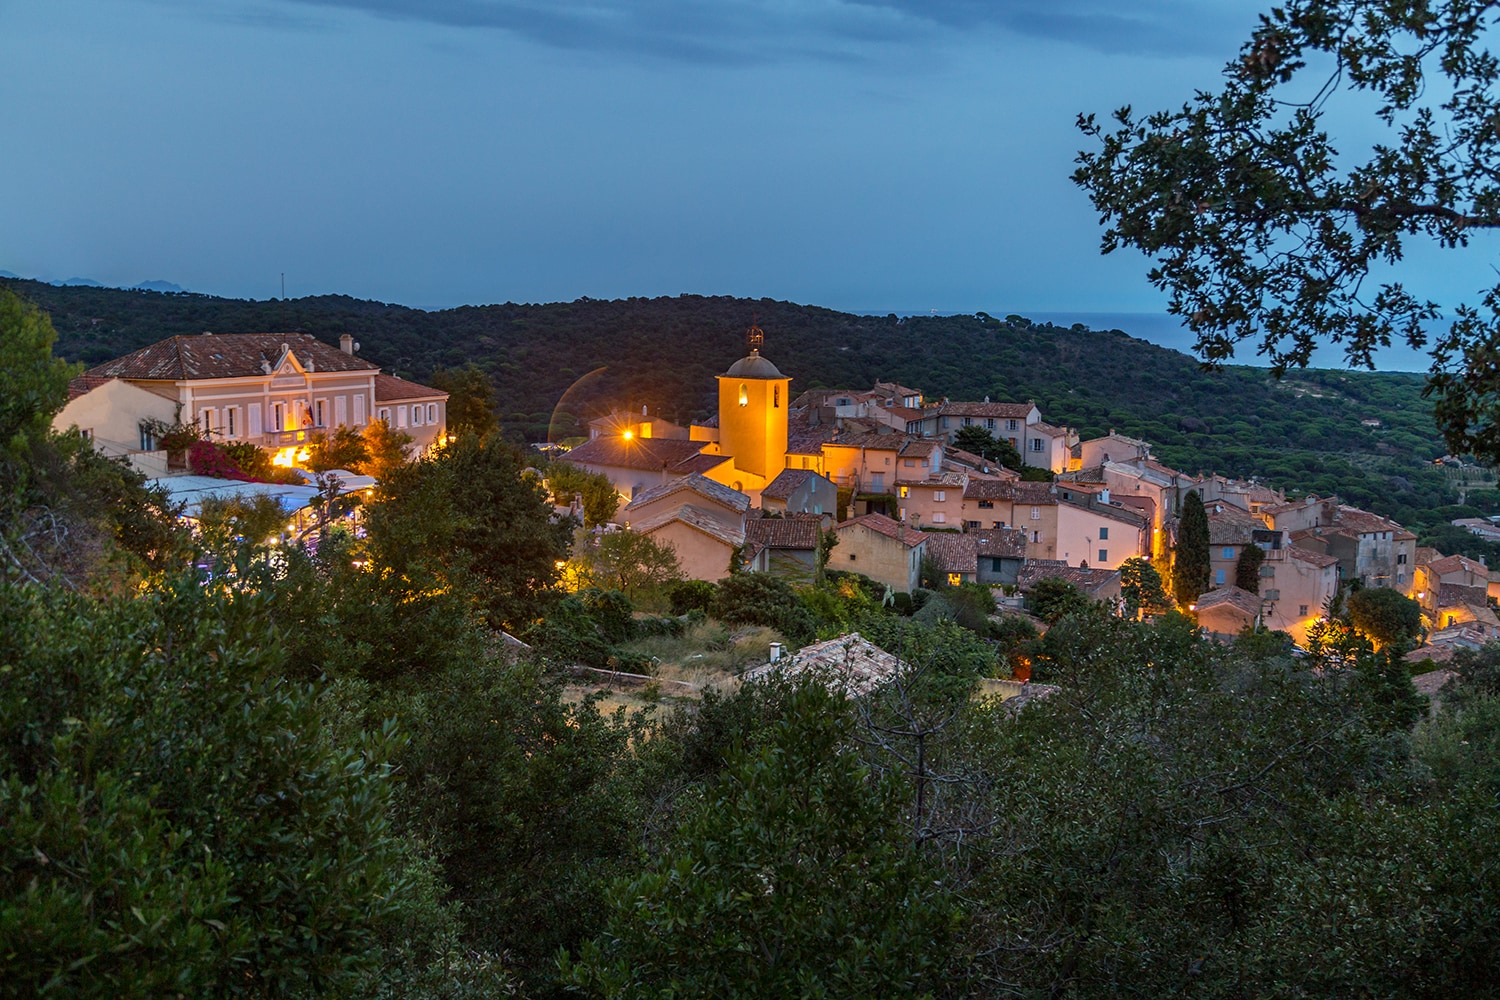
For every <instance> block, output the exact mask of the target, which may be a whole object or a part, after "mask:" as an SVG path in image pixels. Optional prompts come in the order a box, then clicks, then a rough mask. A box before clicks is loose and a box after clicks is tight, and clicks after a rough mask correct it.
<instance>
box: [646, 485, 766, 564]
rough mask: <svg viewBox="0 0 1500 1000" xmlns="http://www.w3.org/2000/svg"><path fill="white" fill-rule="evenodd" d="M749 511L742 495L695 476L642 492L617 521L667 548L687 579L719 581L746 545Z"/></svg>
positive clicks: (748, 504)
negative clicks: (737, 553) (670, 550)
mask: <svg viewBox="0 0 1500 1000" xmlns="http://www.w3.org/2000/svg"><path fill="white" fill-rule="evenodd" d="M749 509H750V498H749V497H747V496H746V495H745V494H743V493H740V492H738V491H736V490H732V489H730V488H729V487H727V486H724V485H723V484H721V483H716V482H714V481H713V480H711V479H709V478H707V477H705V476H700V475H696V474H695V475H691V476H684V477H681V478H678V479H675V480H672V481H670V482H667V483H664V484H662V485H659V486H653V487H651V488H649V489H646V490H642V491H641V492H639V493H637V494H636V497H635V499H634V500H632V501H631V502H630V503H629V504H627V505H626V507H625V509H624V510H623V511H621V512H620V517H621V519H622V520H623V521H624V522H625V526H626V527H627V528H628V529H630V530H631V531H635V532H638V533H640V534H642V535H646V536H648V537H650V538H651V539H653V540H654V541H656V542H658V543H660V544H663V545H667V546H670V547H671V548H672V550H673V551H675V552H676V553H677V560H678V562H679V564H680V565H681V567H682V572H683V575H685V576H686V577H687V578H688V579H690V580H722V579H723V578H724V577H726V576H728V575H729V574H730V572H731V571H732V563H733V561H734V559H735V550H736V549H738V548H739V547H740V546H742V545H744V544H745V512H746V511H748V510H749Z"/></svg>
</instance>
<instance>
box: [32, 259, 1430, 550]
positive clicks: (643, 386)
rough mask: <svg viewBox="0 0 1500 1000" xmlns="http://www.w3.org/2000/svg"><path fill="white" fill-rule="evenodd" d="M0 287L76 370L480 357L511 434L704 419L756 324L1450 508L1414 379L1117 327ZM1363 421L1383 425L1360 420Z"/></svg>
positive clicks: (813, 311)
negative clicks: (319, 352)
mask: <svg viewBox="0 0 1500 1000" xmlns="http://www.w3.org/2000/svg"><path fill="white" fill-rule="evenodd" d="M7 284H8V285H9V286H10V287H12V288H14V289H15V290H16V291H17V292H19V293H20V294H22V295H24V296H26V297H28V298H30V299H32V300H33V301H35V302H37V303H38V304H39V305H40V306H42V307H43V308H44V309H46V310H48V311H49V312H50V313H51V314H52V319H53V323H54V325H55V326H56V327H57V330H58V334H59V340H58V347H57V350H58V353H59V354H61V355H62V356H64V357H66V358H69V359H74V360H81V361H84V362H88V363H98V362H101V361H105V360H108V359H110V358H114V357H118V356H120V355H122V354H125V353H127V352H129V351H131V350H134V349H136V348H138V347H141V346H144V345H146V344H149V343H152V342H154V341H157V340H160V339H162V338H164V337H167V336H171V335H174V334H197V333H202V332H204V331H209V330H211V331H213V332H215V333H248V332H265V331H281V330H286V331H295V330H300V331H303V332H306V333H311V334H313V335H315V336H318V337H320V338H322V339H324V340H326V341H328V342H330V343H337V341H338V337H339V335H340V334H343V333H350V334H353V335H354V336H355V337H356V339H358V340H359V341H360V342H361V343H362V344H363V345H364V346H363V350H362V352H361V353H362V355H363V356H365V357H367V358H369V359H371V360H373V361H375V362H377V363H379V364H383V365H385V366H387V367H388V368H390V369H393V370H395V371H397V372H398V373H400V374H402V375H406V376H410V377H413V378H416V379H418V380H420V379H423V378H426V377H428V376H430V375H431V373H432V371H433V370H434V369H435V368H438V367H448V366H455V365H463V364H465V363H470V362H472V363H474V364H476V365H478V366H479V367H480V368H482V369H484V370H485V371H486V372H488V373H489V374H490V376H491V377H492V378H493V380H494V382H495V385H496V389H497V393H498V398H499V401H500V407H501V416H502V419H503V421H504V423H505V425H506V427H507V429H508V430H509V431H511V432H512V433H520V434H524V435H525V436H526V437H528V438H530V439H532V440H540V439H542V438H545V437H547V436H548V435H549V434H550V435H552V436H554V437H559V436H566V435H569V434H573V433H577V432H578V431H579V429H580V428H581V426H582V424H581V421H586V420H587V419H588V418H590V417H592V416H595V415H598V414H599V413H602V412H605V411H607V410H608V409H609V408H610V407H611V406H618V407H622V408H624V407H629V408H631V409H633V410H638V409H639V408H640V407H641V406H643V405H644V406H647V407H649V408H650V409H651V410H652V412H656V413H660V414H661V415H662V416H665V417H667V418H668V419H671V420H674V421H678V422H686V421H688V420H691V419H695V418H699V417H703V416H707V415H708V414H709V413H711V412H713V409H714V406H715V399H716V388H715V386H716V382H715V376H717V375H719V374H721V373H722V372H724V371H725V370H726V369H727V368H728V366H729V365H730V364H732V363H733V362H734V360H735V359H737V358H738V357H740V356H742V355H743V354H744V353H745V346H744V333H745V329H746V328H747V327H749V326H750V324H751V322H752V318H753V319H754V321H755V322H757V323H758V324H759V326H760V327H761V328H762V329H763V330H764V331H765V337H766V339H765V347H764V350H763V353H764V354H765V355H766V356H767V357H768V358H770V359H771V360H772V361H774V362H775V363H776V365H777V366H778V367H779V368H781V370H782V371H783V372H785V373H787V374H788V375H789V376H791V377H792V378H793V379H794V381H793V383H792V391H793V393H794V394H795V393H797V392H800V391H801V390H803V389H808V388H816V387H819V386H830V387H831V386H838V387H849V388H867V387H869V386H870V385H872V384H873V383H874V382H875V381H876V380H877V379H880V380H887V381H892V380H894V381H900V382H902V383H903V384H906V385H910V386H913V387H916V388H918V389H921V390H922V391H923V392H925V393H926V394H927V397H928V398H929V399H936V398H941V397H944V396H947V397H950V398H953V399H975V400H977V399H982V398H984V397H986V396H987V397H989V398H991V399H997V400H1000V399H1010V400H1026V399H1034V400H1035V401H1036V402H1037V403H1038V405H1039V406H1040V407H1041V409H1042V412H1043V414H1044V416H1045V419H1047V420H1049V421H1052V422H1054V423H1059V424H1067V425H1070V426H1073V427H1076V428H1078V429H1079V430H1080V431H1081V432H1082V433H1083V434H1084V435H1085V436H1094V435H1102V434H1105V433H1108V431H1109V430H1110V429H1111V428H1114V429H1117V430H1119V431H1120V432H1121V433H1125V434H1131V435H1135V436H1139V437H1143V438H1145V439H1146V440H1148V441H1151V442H1152V443H1153V444H1154V445H1155V446H1156V454H1158V455H1159V456H1160V457H1161V459H1162V460H1163V461H1165V462H1167V463H1168V464H1171V465H1174V466H1176V467H1178V468H1181V469H1183V470H1184V471H1187V472H1199V471H1203V472H1209V471H1215V472H1220V473H1223V474H1226V475H1232V476H1248V475H1258V476H1261V477H1264V478H1266V479H1268V480H1269V481H1271V482H1272V483H1274V484H1279V485H1284V486H1287V487H1291V488H1293V489H1299V490H1312V491H1317V492H1321V493H1330V492H1338V493H1340V494H1341V495H1343V496H1345V497H1346V498H1348V499H1350V500H1351V501H1353V502H1356V503H1360V504H1361V505H1364V506H1367V507H1369V508H1371V509H1375V510H1377V511H1379V512H1381V513H1385V514H1387V515H1389V516H1393V517H1396V518H1397V519H1398V520H1403V521H1405V520H1407V519H1411V518H1416V517H1419V516H1422V515H1424V514H1425V512H1427V511H1430V510H1431V509H1432V508H1435V507H1438V506H1440V505H1442V504H1443V503H1446V502H1451V501H1450V498H1451V497H1452V496H1453V495H1454V494H1453V492H1452V490H1451V488H1450V486H1449V485H1448V483H1447V482H1446V480H1445V479H1444V476H1443V473H1441V471H1438V470H1435V469H1434V467H1433V465H1432V461H1433V459H1434V458H1436V457H1437V456H1439V455H1441V454H1442V453H1443V446H1442V442H1441V441H1440V440H1439V438H1438V437H1437V434H1436V431H1435V429H1434V426H1433V423H1432V419H1431V407H1430V406H1429V405H1428V404H1427V403H1426V401H1425V400H1424V399H1423V398H1422V397H1421V389H1422V386H1423V384H1424V383H1423V379H1422V377H1421V376H1418V375H1411V374H1396V373H1380V374H1375V373H1356V372H1344V371H1308V372H1299V373H1294V374H1292V375H1289V376H1288V377H1287V378H1286V379H1284V380H1282V381H1280V382H1277V381H1275V380H1273V379H1272V378H1271V377H1270V376H1269V374H1268V373H1267V372H1266V371H1265V370H1264V369H1257V368H1251V367H1246V366H1231V367H1226V368H1224V369H1222V370H1220V371H1217V372H1206V371H1203V370H1202V368H1201V367H1200V366H1199V365H1198V363H1197V362H1196V361H1195V360H1194V359H1192V358H1190V357H1188V356H1186V355H1184V354H1180V353H1178V352H1175V351H1171V350H1167V349H1165V348H1162V347H1158V346H1156V345H1154V344H1150V343H1148V342H1146V341H1144V340H1140V339H1138V338H1135V337H1132V336H1130V335H1129V334H1127V333H1125V332H1123V331H1120V330H1088V329H1084V328H1082V327H1081V326H1076V327H1071V328H1063V327H1059V326H1052V325H1050V324H1040V323H1032V322H1030V321H1029V320H1026V319H1024V318H1022V317H1020V316H1013V317H1008V318H1006V319H1000V318H997V317H994V316H990V315H987V314H984V313H978V314H976V315H972V316H911V317H904V318H903V317H898V316H895V315H887V316H860V315H855V314H851V313H842V312H837V311H835V310H831V309H824V308H821V307H818V306H809V305H798V304H796V303H790V302H779V301H775V300H771V299H741V298H731V297H728V296H701V295H681V296H676V297H660V298H650V299H647V298H633V299H616V300H597V299H588V298H583V299H579V300H577V301H574V302H561V303H548V304H517V303H503V304H496V305H486V306H463V307H460V308H456V309H445V310H440V311H433V312H428V311H424V310H420V309H410V308H407V307H405V306H400V305H393V304H388V303H381V302H371V301H367V300H360V299H354V298H351V297H349V296H342V295H326V296H317V297H310V298H303V299H293V300H288V301H281V300H274V299H273V300H269V301H250V300H243V299H224V298H217V297H214V296H208V295H199V294H190V293H185V294H176V295H162V294H158V293H155V292H145V291H127V290H120V289H107V288H85V287H71V288H60V287H57V286H53V285H47V284H42V283H40V282H32V281H8V282H7ZM1370 418H1377V419H1379V421H1380V426H1379V427H1378V428H1376V427H1370V426H1364V425H1363V424H1362V421H1364V420H1367V419H1370Z"/></svg>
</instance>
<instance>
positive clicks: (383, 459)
mask: <svg viewBox="0 0 1500 1000" xmlns="http://www.w3.org/2000/svg"><path fill="white" fill-rule="evenodd" d="M363 437H364V441H365V458H364V459H363V460H361V461H359V462H356V463H355V464H353V465H352V466H349V471H350V472H358V473H359V474H360V475H363V476H374V477H375V478H376V479H379V480H381V481H384V480H385V479H386V477H388V476H390V475H391V474H393V473H394V472H395V471H396V470H397V469H399V468H401V467H402V466H404V465H406V464H407V462H408V461H410V456H409V455H408V454H407V448H408V447H409V446H410V445H411V440H412V439H411V435H410V434H408V433H406V432H405V431H398V430H392V429H391V427H390V426H389V425H388V424H387V423H386V422H385V421H384V420H372V421H370V422H369V423H368V424H366V425H365V429H364V431H363Z"/></svg>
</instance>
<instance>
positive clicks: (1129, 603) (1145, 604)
mask: <svg viewBox="0 0 1500 1000" xmlns="http://www.w3.org/2000/svg"><path fill="white" fill-rule="evenodd" d="M1120 596H1121V597H1123V598H1124V599H1125V612H1126V614H1128V615H1129V616H1130V617H1132V618H1134V617H1136V616H1137V615H1139V614H1140V613H1141V612H1145V613H1146V614H1148V615H1159V614H1165V613H1166V612H1167V611H1170V610H1171V609H1172V599H1171V598H1170V597H1168V596H1167V589H1166V587H1165V586H1163V584H1162V582H1161V574H1160V573H1158V572H1157V571H1156V567H1155V566H1153V565H1152V564H1151V560H1149V559H1146V558H1144V557H1142V556H1134V557H1132V558H1130V559H1126V560H1125V561H1124V562H1122V563H1121V564H1120Z"/></svg>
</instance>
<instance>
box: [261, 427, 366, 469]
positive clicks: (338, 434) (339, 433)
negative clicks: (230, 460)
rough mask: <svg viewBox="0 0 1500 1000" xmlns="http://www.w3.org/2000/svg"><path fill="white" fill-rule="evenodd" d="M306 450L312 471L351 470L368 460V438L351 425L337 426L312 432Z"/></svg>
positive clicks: (307, 463)
mask: <svg viewBox="0 0 1500 1000" xmlns="http://www.w3.org/2000/svg"><path fill="white" fill-rule="evenodd" d="M307 451H308V456H307V462H306V465H307V467H308V468H309V469H311V470H312V471H313V472H328V471H329V470H331V469H347V470H349V471H350V472H353V471H354V470H355V469H357V468H359V467H360V466H363V465H365V464H366V463H368V462H369V461H370V440H369V439H368V438H366V437H365V435H363V434H361V433H360V432H359V431H357V430H355V429H354V428H353V427H339V428H337V429H336V430H335V431H334V432H333V433H332V434H314V435H313V436H312V441H311V442H310V443H309V444H308V446H307ZM245 471H247V472H248V471H250V470H248V469H246V470H245Z"/></svg>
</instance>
